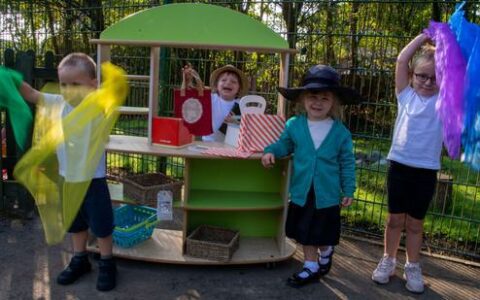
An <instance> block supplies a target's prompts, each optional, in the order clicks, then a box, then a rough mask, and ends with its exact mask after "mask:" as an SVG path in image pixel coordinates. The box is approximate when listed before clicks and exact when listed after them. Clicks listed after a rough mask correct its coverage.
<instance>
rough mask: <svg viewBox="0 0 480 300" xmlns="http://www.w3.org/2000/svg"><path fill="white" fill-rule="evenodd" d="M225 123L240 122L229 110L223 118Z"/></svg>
mask: <svg viewBox="0 0 480 300" xmlns="http://www.w3.org/2000/svg"><path fill="white" fill-rule="evenodd" d="M223 122H225V123H234V124H240V121H239V120H238V119H237V118H236V117H235V114H234V113H233V112H230V113H229V114H228V115H227V116H226V117H225V119H224V120H223Z"/></svg>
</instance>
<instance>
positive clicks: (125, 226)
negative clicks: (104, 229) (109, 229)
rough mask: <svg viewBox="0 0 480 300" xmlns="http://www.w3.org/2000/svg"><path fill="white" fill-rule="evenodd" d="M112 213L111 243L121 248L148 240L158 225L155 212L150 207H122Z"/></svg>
mask: <svg viewBox="0 0 480 300" xmlns="http://www.w3.org/2000/svg"><path fill="white" fill-rule="evenodd" d="M113 213H114V217H115V229H114V230H113V242H114V243H115V244H116V245H118V246H120V247H122V248H130V247H133V246H135V245H137V244H139V243H141V242H143V241H145V240H148V239H149V238H150V237H151V236H152V233H153V229H154V228H155V226H156V225H157V223H158V220H157V211H156V210H155V209H153V208H151V207H146V206H137V205H124V206H120V207H118V208H116V209H115V210H114V211H113Z"/></svg>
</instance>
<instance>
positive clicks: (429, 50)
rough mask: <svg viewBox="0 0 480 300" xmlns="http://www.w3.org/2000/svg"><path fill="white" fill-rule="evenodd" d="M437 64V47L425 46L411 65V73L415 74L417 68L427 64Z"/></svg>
mask: <svg viewBox="0 0 480 300" xmlns="http://www.w3.org/2000/svg"><path fill="white" fill-rule="evenodd" d="M427 61H428V62H435V46H433V45H431V44H425V45H423V46H422V48H420V50H418V51H417V53H416V54H415V56H414V57H413V59H412V62H411V64H410V72H413V69H415V67H416V66H418V65H419V64H422V63H425V62H427Z"/></svg>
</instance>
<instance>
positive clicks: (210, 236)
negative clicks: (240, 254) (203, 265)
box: [186, 225, 240, 262]
mask: <svg viewBox="0 0 480 300" xmlns="http://www.w3.org/2000/svg"><path fill="white" fill-rule="evenodd" d="M239 239H240V233H239V232H238V231H236V230H230V229H225V228H220V227H214V226H207V225H202V226H200V227H198V228H196V229H195V230H194V231H193V232H192V233H191V234H190V235H189V236H188V237H187V240H186V244H187V245H186V254H187V255H190V256H193V257H198V258H205V259H210V260H218V261H223V262H226V261H229V260H230V258H231V257H232V255H233V253H234V252H235V251H236V250H237V249H238V246H239Z"/></svg>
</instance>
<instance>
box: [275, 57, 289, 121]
mask: <svg viewBox="0 0 480 300" xmlns="http://www.w3.org/2000/svg"><path fill="white" fill-rule="evenodd" d="M289 63H290V54H289V53H288V52H283V53H280V74H279V78H278V86H281V87H288V65H289ZM286 107H287V106H286V103H285V98H284V97H283V96H282V95H280V94H279V96H278V101H277V115H280V116H282V117H284V118H285V117H286Z"/></svg>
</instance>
